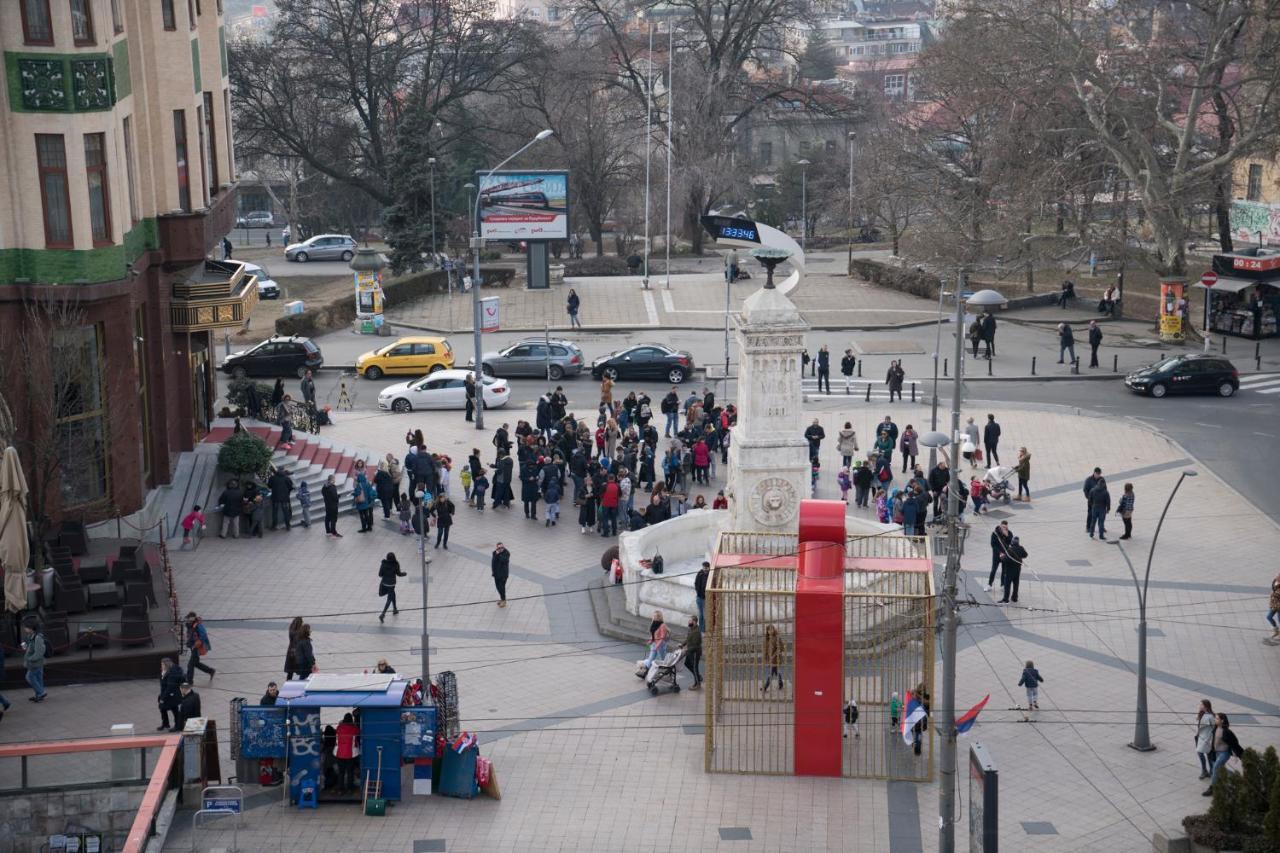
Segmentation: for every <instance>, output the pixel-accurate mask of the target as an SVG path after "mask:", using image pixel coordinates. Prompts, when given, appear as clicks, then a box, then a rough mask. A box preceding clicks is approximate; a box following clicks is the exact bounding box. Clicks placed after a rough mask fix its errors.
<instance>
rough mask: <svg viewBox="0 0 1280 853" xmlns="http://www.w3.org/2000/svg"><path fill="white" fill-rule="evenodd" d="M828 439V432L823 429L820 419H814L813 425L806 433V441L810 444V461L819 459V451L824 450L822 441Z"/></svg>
mask: <svg viewBox="0 0 1280 853" xmlns="http://www.w3.org/2000/svg"><path fill="white" fill-rule="evenodd" d="M826 437H827V431H826V430H824V429H823V428H822V424H821V423H819V422H818V419H817V418H814V419H813V423H811V424H810V425H809V427H808V429H806V430H805V431H804V440H805V441H807V442H809V458H810V459H817V458H818V451H819V450H821V449H822V440H823V439H824V438H826Z"/></svg>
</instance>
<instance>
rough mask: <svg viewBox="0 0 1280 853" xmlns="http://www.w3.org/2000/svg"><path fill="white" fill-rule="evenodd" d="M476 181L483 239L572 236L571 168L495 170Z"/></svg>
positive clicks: (532, 238)
mask: <svg viewBox="0 0 1280 853" xmlns="http://www.w3.org/2000/svg"><path fill="white" fill-rule="evenodd" d="M476 183H477V185H478V186H479V187H480V236H481V237H483V238H484V239H486V240H567V239H569V173H568V172H494V173H493V174H492V175H489V174H480V175H477V181H476Z"/></svg>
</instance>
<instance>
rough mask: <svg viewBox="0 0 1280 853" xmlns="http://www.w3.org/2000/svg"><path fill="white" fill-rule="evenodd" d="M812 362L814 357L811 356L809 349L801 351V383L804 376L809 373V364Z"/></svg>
mask: <svg viewBox="0 0 1280 853" xmlns="http://www.w3.org/2000/svg"><path fill="white" fill-rule="evenodd" d="M811 361H813V358H812V356H810V355H809V349H808V348H807V347H806V348H805V349H803V350H801V351H800V381H801V382H803V381H804V375H805V374H806V373H808V372H809V363H810V362H811Z"/></svg>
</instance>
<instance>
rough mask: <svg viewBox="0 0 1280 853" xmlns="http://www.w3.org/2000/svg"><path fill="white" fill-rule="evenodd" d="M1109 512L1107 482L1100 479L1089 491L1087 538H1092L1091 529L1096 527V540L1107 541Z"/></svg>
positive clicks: (1109, 495) (1109, 502)
mask: <svg viewBox="0 0 1280 853" xmlns="http://www.w3.org/2000/svg"><path fill="white" fill-rule="evenodd" d="M1109 512H1111V492H1109V491H1107V481H1106V480H1105V479H1103V478H1101V477H1099V478H1098V482H1097V483H1096V484H1094V487H1093V488H1092V489H1091V490H1090V491H1089V538H1090V539H1092V538H1093V528H1094V525H1095V524H1096V525H1097V527H1098V538H1099V539H1101V540H1102V541H1103V542H1105V541H1107V513H1109Z"/></svg>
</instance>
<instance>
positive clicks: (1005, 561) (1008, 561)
mask: <svg viewBox="0 0 1280 853" xmlns="http://www.w3.org/2000/svg"><path fill="white" fill-rule="evenodd" d="M1026 559H1027V549H1026V548H1023V547H1022V543H1021V542H1019V541H1018V537H1017V536H1012V537H1010V538H1009V547H1008V548H1007V549H1006V550H1005V554H1004V557H1002V558H1001V560H1000V567H1001V569H1000V570H1001V574H1003V575H1004V596H1003V597H1002V598H1001V599H1000V603H1001V604H1007V603H1008V602H1010V601H1012V602H1014V603H1015V604H1016V603H1017V601H1018V582H1019V581H1020V580H1021V579H1022V564H1023V563H1024V562H1025V561H1026ZM1010 592H1012V593H1013V595H1012V597H1010V595H1009V593H1010Z"/></svg>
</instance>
